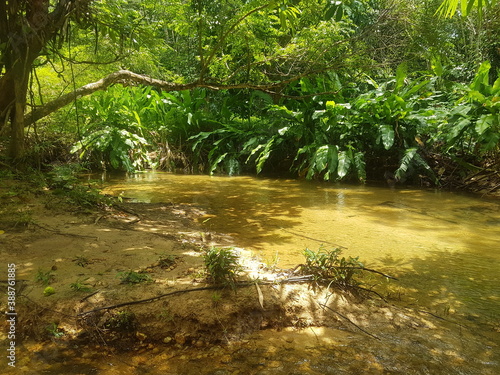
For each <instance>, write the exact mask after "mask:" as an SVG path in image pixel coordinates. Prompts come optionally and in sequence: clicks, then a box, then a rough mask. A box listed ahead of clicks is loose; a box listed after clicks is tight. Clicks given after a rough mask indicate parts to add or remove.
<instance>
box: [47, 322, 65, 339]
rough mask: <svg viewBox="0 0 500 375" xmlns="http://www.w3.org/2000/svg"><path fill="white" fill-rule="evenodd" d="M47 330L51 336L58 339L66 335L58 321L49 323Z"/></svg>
mask: <svg viewBox="0 0 500 375" xmlns="http://www.w3.org/2000/svg"><path fill="white" fill-rule="evenodd" d="M47 331H48V332H49V334H50V335H51V336H53V337H55V338H56V339H58V338H60V337H62V336H64V332H63V331H60V330H59V326H58V325H57V323H52V324H50V325H48V326H47Z"/></svg>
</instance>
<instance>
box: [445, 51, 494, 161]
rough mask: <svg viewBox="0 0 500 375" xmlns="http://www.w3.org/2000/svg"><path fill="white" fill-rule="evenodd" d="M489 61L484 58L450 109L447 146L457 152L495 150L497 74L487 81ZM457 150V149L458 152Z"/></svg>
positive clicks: (467, 152) (470, 152)
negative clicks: (459, 97) (460, 97)
mask: <svg viewBox="0 0 500 375" xmlns="http://www.w3.org/2000/svg"><path fill="white" fill-rule="evenodd" d="M490 69H491V64H490V63H489V62H487V61H486V62H483V63H482V64H481V66H480V67H479V69H478V71H477V73H476V76H475V78H474V80H473V81H472V83H471V84H470V86H469V87H468V88H467V90H466V95H465V96H464V97H463V98H462V100H461V101H460V103H459V104H458V105H457V106H456V107H455V108H454V109H453V111H452V112H451V114H450V117H449V119H448V121H447V123H445V124H443V126H449V127H450V130H449V131H445V132H444V133H445V136H446V141H447V146H448V150H447V152H450V151H451V150H454V151H455V153H457V154H458V153H460V154H462V155H463V154H474V153H475V152H476V150H478V149H480V150H481V151H483V152H488V151H495V150H496V151H498V144H499V140H500V77H499V78H497V79H496V80H495V81H494V83H493V84H491V83H490V75H489V73H490ZM457 151H458V152H457Z"/></svg>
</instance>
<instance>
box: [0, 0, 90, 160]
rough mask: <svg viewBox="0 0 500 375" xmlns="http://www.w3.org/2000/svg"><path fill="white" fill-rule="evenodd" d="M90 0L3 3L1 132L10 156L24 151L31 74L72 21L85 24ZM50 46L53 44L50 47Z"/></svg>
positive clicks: (0, 27) (0, 30) (0, 13)
mask: <svg viewBox="0 0 500 375" xmlns="http://www.w3.org/2000/svg"><path fill="white" fill-rule="evenodd" d="M89 3H90V1H89V0H59V1H57V2H52V1H49V0H25V1H23V0H15V1H8V2H6V1H4V2H1V3H0V47H1V51H0V52H1V55H0V56H1V59H0V72H1V73H2V75H1V76H0V131H1V133H2V134H7V135H8V136H10V146H9V155H10V157H11V158H14V159H16V158H18V157H20V156H21V155H22V153H23V149H24V112H25V108H26V97H27V91H28V83H29V78H30V73H31V70H32V68H33V63H34V61H35V60H36V59H37V58H38V57H39V56H40V55H41V54H42V53H43V51H44V49H47V48H51V47H53V46H55V43H57V42H58V41H60V40H61V39H62V38H63V37H64V33H65V29H66V27H67V25H68V22H69V20H70V19H74V20H76V21H82V20H83V19H84V18H85V17H86V15H87V11H88V5H89ZM50 43H53V45H52V46H50Z"/></svg>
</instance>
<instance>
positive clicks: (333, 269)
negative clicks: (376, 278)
mask: <svg viewBox="0 0 500 375" xmlns="http://www.w3.org/2000/svg"><path fill="white" fill-rule="evenodd" d="M341 253H342V250H341V249H331V250H328V249H325V248H324V247H323V246H321V247H320V248H319V250H318V251H316V252H315V251H312V250H310V249H309V248H306V250H305V251H304V256H305V258H306V263H305V264H303V265H302V267H301V270H302V272H303V273H304V274H306V275H312V276H313V279H314V281H315V282H316V283H317V284H321V285H334V286H337V287H341V288H350V287H355V286H358V285H359V281H358V280H356V278H355V276H356V275H357V274H359V273H360V272H361V270H362V268H363V264H362V263H361V262H360V261H359V260H358V257H356V258H352V257H349V258H345V257H340V256H341Z"/></svg>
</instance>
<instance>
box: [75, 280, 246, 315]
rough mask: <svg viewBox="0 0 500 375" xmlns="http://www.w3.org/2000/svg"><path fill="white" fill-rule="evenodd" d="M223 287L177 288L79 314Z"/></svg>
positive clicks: (221, 287)
mask: <svg viewBox="0 0 500 375" xmlns="http://www.w3.org/2000/svg"><path fill="white" fill-rule="evenodd" d="M250 285H253V284H250ZM245 286H246V285H245ZM223 288H224V287H223V286H216V285H214V286H205V287H200V288H192V289H182V290H175V291H173V292H170V293H165V294H160V295H159V296H156V297H151V298H145V299H140V300H137V301H129V302H123V303H118V304H116V305H111V306H104V307H98V308H96V309H93V310H89V311H84V312H81V313H78V314H77V316H83V315H87V314H91V313H95V312H98V311H102V310H113V309H117V308H119V307H123V306H130V305H138V304H140V303H147V302H153V301H156V300H159V299H161V298H165V297H168V296H173V295H176V294H183V293H189V292H197V291H201V290H219V289H223Z"/></svg>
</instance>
